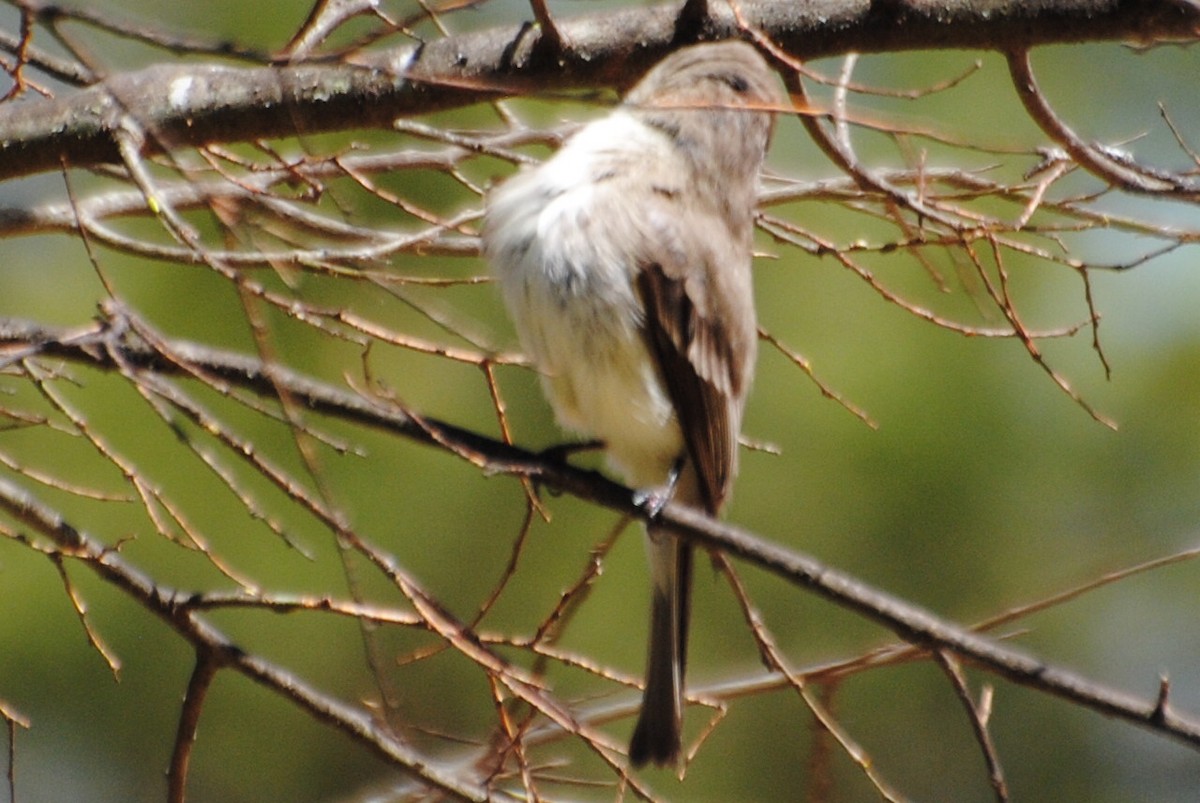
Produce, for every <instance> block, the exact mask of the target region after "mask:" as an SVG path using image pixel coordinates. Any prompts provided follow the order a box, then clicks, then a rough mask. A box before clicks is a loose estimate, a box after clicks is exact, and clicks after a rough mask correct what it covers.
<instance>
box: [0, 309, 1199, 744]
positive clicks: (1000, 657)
mask: <svg viewBox="0 0 1200 803" xmlns="http://www.w3.org/2000/svg"><path fill="white" fill-rule="evenodd" d="M140 325H141V324H139V326H140ZM128 332H129V330H128V329H126V328H125V327H123V326H117V327H114V326H112V325H110V324H109V323H106V322H98V323H96V324H93V325H90V326H88V327H84V328H81V329H75V330H58V329H50V328H46V327H42V326H39V325H36V324H31V323H26V322H21V321H15V320H11V319H8V320H4V319H0V355H2V356H0V370H2V369H3V368H4V367H5V366H6V365H10V364H13V363H16V362H18V361H20V360H23V359H29V358H34V357H54V358H59V359H65V360H70V361H74V362H79V363H84V364H89V365H92V366H93V367H97V368H100V369H109V370H119V369H125V370H128V369H129V368H130V367H133V368H140V369H145V370H152V371H157V372H161V373H164V374H184V372H185V370H186V371H188V372H191V371H199V372H201V373H203V374H204V375H206V376H208V377H211V378H219V379H221V380H224V381H227V382H229V383H231V384H234V385H237V386H238V387H242V388H245V389H248V390H251V391H253V392H255V393H259V394H262V395H264V396H268V397H273V396H275V394H276V393H277V392H278V388H280V387H286V388H287V390H288V393H289V395H290V396H291V397H292V398H293V399H294V401H295V402H297V403H300V404H303V405H304V406H306V407H307V408H309V409H311V410H313V411H314V412H319V413H323V414H326V415H330V416H334V417H337V418H341V419H343V420H349V421H354V422H357V423H359V424H363V425H366V426H369V427H372V428H376V429H381V430H385V431H389V432H392V433H395V434H401V435H404V436H406V437H409V438H412V439H414V440H417V441H419V442H422V443H426V444H429V445H435V446H439V447H441V448H443V449H446V450H448V451H450V452H452V453H454V454H457V455H458V456H460V457H463V458H464V459H467V460H469V461H471V462H472V463H474V464H476V465H478V466H480V467H484V468H486V469H487V470H488V471H490V472H503V473H508V474H514V475H517V476H520V477H525V478H528V479H531V480H534V481H537V482H540V483H544V484H546V485H550V486H552V487H555V488H559V489H562V490H565V491H567V492H568V493H571V494H573V495H576V496H579V497H581V498H584V499H589V500H591V501H593V502H596V503H598V504H601V505H603V506H605V507H608V508H610V509H612V510H615V511H618V512H621V513H624V514H626V515H630V516H634V517H637V518H640V519H643V520H645V519H647V518H649V516H650V515H651V514H650V513H648V511H647V509H646V506H645V504H644V500H642V498H641V495H639V494H638V493H636V492H634V491H632V490H630V489H629V488H626V487H624V486H622V485H619V484H617V483H615V482H612V481H610V480H608V479H606V478H604V477H603V476H601V475H599V474H597V473H595V472H592V471H583V470H580V469H576V468H572V467H571V466H569V465H566V464H565V463H561V462H558V461H556V460H553V459H548V458H546V457H545V456H542V455H537V454H533V453H530V452H527V451H525V450H522V449H519V448H516V447H513V446H509V445H508V444H505V443H502V442H500V441H496V440H493V439H490V438H487V437H484V436H482V435H479V434H477V433H474V432H470V431H467V430H464V429H462V428H459V427H456V426H454V425H451V424H446V423H443V422H439V421H436V420H434V419H428V418H424V417H421V416H418V415H416V414H413V413H410V412H407V411H404V410H401V409H399V408H397V407H396V406H395V405H391V404H385V403H382V402H377V401H374V400H371V399H367V398H364V397H362V396H360V395H356V394H354V393H351V392H349V391H346V390H342V389H340V388H336V387H333V386H331V385H327V384H324V383H321V382H318V381H316V380H314V379H311V378H308V377H305V376H303V375H301V374H298V373H296V372H294V371H291V370H289V369H286V368H283V367H282V366H270V367H268V366H266V365H264V364H263V363H262V362H261V361H259V360H257V359H254V358H250V357H245V356H241V355H237V354H232V353H229V352H225V351H220V350H217V349H212V348H209V347H205V346H200V345H196V344H191V343H186V342H179V341H174V342H169V341H166V340H163V341H162V343H163V344H167V345H168V346H169V348H166V349H163V351H158V350H155V349H154V348H152V347H151V346H150V345H149V344H147V343H145V342H143V341H142V340H141V339H140V338H138V337H137V336H135V335H132V334H129V333H128ZM12 492H13V493H15V491H12ZM10 512H12V513H14V514H16V515H17V517H18V518H24V519H26V520H28V515H27V513H23V512H22V511H21V510H11V509H10ZM655 515H656V516H657V518H656V519H655V520H656V523H658V524H660V525H662V526H666V527H669V528H671V529H673V530H675V531H676V532H678V533H680V534H682V535H683V536H685V537H687V538H690V539H692V540H694V541H697V542H699V543H703V544H705V545H707V546H710V547H712V548H715V549H719V550H721V551H723V552H725V553H728V554H731V555H736V556H738V557H740V558H742V559H743V560H746V561H747V562H749V563H752V564H754V565H756V566H759V567H760V568H763V569H766V570H767V571H769V572H771V573H772V574H775V575H777V576H779V577H781V578H783V579H784V580H786V581H787V582H790V583H792V584H795V585H798V586H801V587H804V588H806V589H808V590H810V591H812V592H814V593H817V594H819V595H821V596H822V597H824V598H826V599H828V600H830V601H832V602H834V603H836V604H837V605H840V606H842V607H844V608H847V609H850V610H852V611H855V612H856V613H858V614H861V615H863V616H865V617H867V618H869V619H871V620H873V621H875V622H877V623H879V624H881V625H883V626H884V627H886V628H888V629H889V630H891V631H893V632H894V633H896V634H897V635H899V636H900V637H901V638H903V639H904V640H906V641H908V642H910V643H912V644H915V645H917V646H920V647H926V648H930V649H945V650H949V651H951V652H953V653H955V654H957V655H959V656H962V657H963V658H965V659H968V660H970V661H972V662H974V663H976V664H978V665H980V666H982V667H985V668H987V669H988V670H990V671H992V672H994V673H996V674H998V675H1001V676H1003V677H1005V678H1007V679H1009V680H1010V681H1012V682H1014V683H1018V684H1020V685H1024V686H1028V687H1030V688H1033V689H1037V690H1040V691H1042V692H1045V693H1048V694H1052V695H1054V696H1057V697H1061V698H1063V699H1066V700H1070V701H1072V702H1075V703H1078V704H1080V705H1082V706H1084V707H1087V708H1089V709H1091V710H1093V711H1097V712H1100V713H1102V714H1105V715H1107V716H1112V717H1115V718H1117V719H1121V720H1124V721H1126V722H1131V723H1134V724H1136V725H1140V726H1142V727H1144V728H1146V729H1148V730H1151V731H1153V732H1156V733H1159V734H1161V735H1164V736H1169V737H1171V738H1173V739H1176V740H1179V741H1181V742H1184V743H1187V744H1190V745H1192V746H1194V747H1196V748H1200V720H1197V719H1193V718H1188V717H1183V716H1180V715H1178V714H1176V713H1175V712H1174V711H1173V710H1172V709H1171V707H1170V706H1169V705H1167V704H1165V701H1160V700H1154V699H1142V698H1138V697H1135V696H1133V695H1130V694H1127V693H1125V692H1122V691H1118V690H1115V689H1111V688H1108V687H1105V686H1103V685H1101V684H1098V683H1095V682H1094V681H1091V680H1089V679H1088V678H1085V677H1083V676H1081V675H1078V674H1075V673H1073V672H1070V671H1068V670H1065V669H1062V668H1059V667H1056V666H1053V665H1050V664H1047V663H1046V662H1044V661H1042V660H1041V659H1039V658H1037V657H1035V656H1032V655H1029V654H1027V653H1024V652H1022V651H1019V650H1017V649H1014V648H1012V647H1008V646H1006V645H1001V644H999V643H997V642H995V641H993V640H991V639H988V638H985V637H983V636H980V635H978V634H976V633H973V632H971V631H969V630H967V629H966V628H963V627H961V626H959V625H957V624H954V623H952V622H950V621H948V620H945V619H942V618H940V617H938V616H936V615H934V614H932V613H930V612H928V611H926V610H923V609H921V608H919V607H917V606H915V605H913V604H911V603H909V602H907V601H905V600H902V599H899V598H897V597H894V596H892V595H890V594H887V593H886V592H883V591H880V590H877V589H875V588H872V587H870V586H868V585H867V584H865V583H862V582H861V581H859V580H857V579H856V578H854V577H851V576H850V575H848V574H845V573H843V572H840V571H838V570H836V569H833V568H831V567H829V566H826V565H824V564H822V563H821V562H819V561H817V560H815V559H813V558H811V557H809V556H807V555H804V554H802V553H799V552H796V551H793V550H789V549H785V548H783V547H780V546H777V545H775V544H772V543H770V542H768V541H766V540H764V539H762V538H761V537H759V536H757V535H755V534H753V533H750V532H748V531H746V530H743V529H740V528H738V527H735V526H733V525H729V524H724V523H721V522H718V521H715V520H713V519H710V518H708V517H706V516H704V515H702V514H700V513H697V512H694V511H691V510H688V509H686V508H682V507H679V506H677V505H674V504H668V505H667V506H666V507H665V508H664V509H662V510H661V512H658V513H657V514H655ZM72 532H73V531H72ZM67 543H71V542H70V541H69V539H68V541H67ZM139 582H142V581H139ZM146 582H148V581H146ZM120 584H124V585H128V582H127V581H126V580H125V579H121V580H120ZM134 590H135V591H137V592H138V593H137V596H139V597H145V596H147V594H146V591H145V589H144V588H137V589H134ZM175 624H176V626H177V628H179V629H181V630H184V631H187V634H188V635H189V638H191V639H192V640H193V643H203V642H201V641H197V640H196V637H197V633H196V631H195V630H193V628H194V627H196V626H198V623H197V621H194V620H193V619H191V618H189V619H188V621H187V625H188V626H187V627H181V626H180V625H181V624H183V623H175ZM204 638H206V639H207V638H209V637H208V636H207V635H206V636H204ZM410 760H411V759H410Z"/></svg>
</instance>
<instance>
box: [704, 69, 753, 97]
mask: <svg viewBox="0 0 1200 803" xmlns="http://www.w3.org/2000/svg"><path fill="white" fill-rule="evenodd" d="M708 77H709V78H710V79H712V80H713V81H716V82H717V83H721V84H725V86H727V87H729V88H730V89H732V90H733V91H734V92H736V93H738V94H739V95H744V94H746V92H748V91H749V90H750V82H749V81H747V80H746V79H745V78H743V77H742V76H741V75H739V74H738V73H734V72H717V73H709V75H708Z"/></svg>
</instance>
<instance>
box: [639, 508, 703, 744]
mask: <svg viewBox="0 0 1200 803" xmlns="http://www.w3.org/2000/svg"><path fill="white" fill-rule="evenodd" d="M648 538H649V552H650V566H651V576H652V577H653V579H654V584H653V591H652V592H651V600H650V649H649V657H648V658H647V661H646V690H645V692H644V694H643V696H642V712H641V714H640V715H639V716H638V722H637V727H636V728H634V731H633V739H632V741H630V743H629V759H630V761H632V762H633V765H634V766H635V767H637V766H641V765H643V764H645V763H646V762H648V761H650V762H653V763H654V764H657V765H658V766H660V767H662V766H668V765H670V766H677V765H678V764H679V761H680V757H681V752H682V746H683V742H682V729H683V679H684V674H685V672H686V670H687V641H688V617H689V613H690V608H691V591H692V547H690V546H688V545H687V544H686V543H685V542H684V541H682V540H681V539H678V538H675V537H674V536H672V535H670V534H668V533H666V532H662V531H655V530H654V529H651V530H650V531H649V536H648Z"/></svg>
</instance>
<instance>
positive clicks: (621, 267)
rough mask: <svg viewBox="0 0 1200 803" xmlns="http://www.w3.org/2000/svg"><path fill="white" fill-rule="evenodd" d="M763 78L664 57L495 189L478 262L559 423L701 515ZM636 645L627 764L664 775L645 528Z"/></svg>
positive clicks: (742, 65)
mask: <svg viewBox="0 0 1200 803" xmlns="http://www.w3.org/2000/svg"><path fill="white" fill-rule="evenodd" d="M782 103H783V96H782V94H781V89H780V83H779V79H778V76H776V75H775V74H774V73H773V72H772V71H771V69H770V68H769V67H768V66H767V64H766V62H765V61H764V60H763V58H762V57H761V56H760V55H759V53H758V52H757V51H756V50H755V49H754V48H753V47H751V46H750V45H748V44H746V43H744V42H736V41H730V42H721V43H715V44H701V45H695V46H692V47H688V48H684V49H682V50H679V51H678V52H676V53H674V54H672V55H670V56H668V57H667V58H665V59H663V60H662V61H661V62H660V63H659V64H658V65H657V66H655V67H654V68H653V69H652V70H650V72H649V73H648V74H647V75H646V76H645V77H644V78H643V79H642V80H641V81H640V82H639V83H638V84H637V85H636V86H635V87H634V88H633V89H632V90H631V91H630V92H629V94H628V95H627V96H626V97H625V100H624V103H623V104H622V105H621V106H620V107H618V108H617V109H616V110H614V111H613V112H612V114H610V115H609V116H607V117H605V118H603V119H600V120H597V121H595V122H592V123H589V124H588V125H587V126H585V127H584V128H582V129H581V130H580V131H579V132H578V133H577V134H575V136H573V137H572V138H571V139H570V140H569V141H568V142H567V143H566V144H565V145H564V146H563V147H562V149H561V150H559V151H558V153H557V154H555V155H554V157H553V158H551V159H550V160H548V161H547V162H545V163H543V164H541V165H539V166H537V167H535V168H533V169H528V170H525V171H523V172H521V173H519V174H518V175H516V176H514V177H513V178H511V179H509V180H508V181H506V182H505V183H504V184H502V185H501V186H499V187H498V188H497V189H496V190H494V191H493V192H492V193H491V195H490V196H489V198H488V202H487V212H486V217H485V221H484V230H483V240H484V251H485V253H486V255H487V258H488V260H489V261H490V263H491V265H492V268H493V270H494V272H495V274H496V275H497V277H498V278H499V280H500V287H501V289H502V291H503V295H504V301H505V303H506V305H507V307H508V310H509V313H510V314H511V316H512V319H513V322H514V324H515V327H516V330H517V334H518V336H519V338H520V340H521V344H522V347H523V348H524V349H525V351H526V352H527V353H528V355H529V357H530V358H531V359H532V360H533V362H534V364H535V365H536V366H537V368H538V370H539V372H540V373H541V378H542V384H543V387H544V389H545V393H546V396H547V398H548V400H549V401H550V404H551V406H552V407H553V408H554V411H555V414H556V416H557V418H558V420H559V422H560V423H561V424H562V425H563V426H565V427H566V428H568V429H570V430H573V431H576V432H579V433H582V434H585V435H587V436H590V437H594V438H598V439H600V440H601V441H603V443H604V446H605V449H606V451H607V454H608V457H609V460H610V462H611V463H612V464H613V466H614V467H615V468H616V469H617V470H618V471H619V472H620V473H621V474H622V475H623V476H624V478H625V479H626V481H627V482H628V483H629V484H631V485H632V486H634V487H637V488H643V489H662V488H664V486H665V487H667V488H668V489H669V490H670V492H671V493H672V497H671V498H672V499H673V500H674V501H677V502H680V503H682V504H684V505H688V506H691V507H694V508H698V509H700V510H702V511H704V512H706V513H708V514H710V515H716V514H717V513H719V511H720V510H721V508H722V506H723V504H724V503H725V501H726V500H727V499H728V497H729V493H730V488H731V485H732V483H733V477H734V474H735V472H736V469H737V447H738V433H739V431H740V428H741V420H742V411H743V409H744V407H745V403H746V394H747V392H748V391H749V389H750V381H751V377H752V374H753V371H754V359H755V353H756V347H757V326H756V323H755V313H754V297H753V288H752V282H751V274H750V264H751V249H752V240H753V229H754V208H755V201H756V196H757V191H758V173H759V170H760V168H761V166H762V162H763V159H764V156H765V153H766V148H767V144H768V142H769V139H770V135H771V130H772V123H773V116H772V114H771V110H773V109H779V108H781V107H782ZM647 545H648V552H649V558H650V573H651V578H652V581H653V589H652V597H651V624H650V648H649V658H648V661H647V667H646V684H645V692H644V697H643V701H642V710H641V715H640V717H639V719H638V723H637V726H636V728H635V730H634V733H633V739H632V741H631V743H630V746H629V756H630V759H631V760H632V762H633V763H634V764H635V765H641V764H644V763H646V762H647V761H650V762H653V763H655V764H658V765H678V763H679V761H680V758H681V744H682V741H681V731H682V720H683V682H684V670H685V667H686V658H687V631H688V613H689V603H690V592H691V574H692V549H691V547H690V546H689V545H688V544H687V543H686V542H684V541H683V540H681V539H678V538H676V537H675V536H673V535H671V534H670V533H668V532H666V531H664V530H660V529H658V528H655V527H654V526H651V527H649V528H648V532H647Z"/></svg>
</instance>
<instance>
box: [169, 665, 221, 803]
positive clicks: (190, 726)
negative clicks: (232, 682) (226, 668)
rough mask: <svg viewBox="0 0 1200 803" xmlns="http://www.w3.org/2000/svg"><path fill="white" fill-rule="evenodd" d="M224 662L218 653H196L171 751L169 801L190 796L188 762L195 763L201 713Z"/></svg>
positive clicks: (182, 799)
mask: <svg viewBox="0 0 1200 803" xmlns="http://www.w3.org/2000/svg"><path fill="white" fill-rule="evenodd" d="M219 668H220V663H219V662H218V661H217V660H216V658H215V656H213V655H210V654H208V653H205V652H199V653H197V655H196V666H195V668H194V669H193V670H192V677H191V679H190V680H189V681H188V689H187V694H186V696H185V697H184V699H183V709H182V710H181V711H180V714H179V729H178V730H177V731H176V734H175V749H174V750H173V751H172V753H171V764H170V766H169V768H168V769H167V800H168V801H169V803H184V801H185V800H186V799H187V775H188V765H189V764H190V763H191V758H192V747H193V746H194V745H195V744H196V729H197V728H198V727H199V725H200V713H201V712H202V711H203V710H204V701H205V700H206V699H207V698H208V690H209V689H210V688H211V687H212V682H213V679H214V678H215V677H216V676H217V670H218V669H219Z"/></svg>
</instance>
